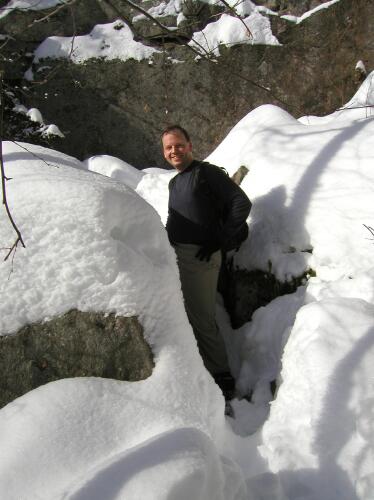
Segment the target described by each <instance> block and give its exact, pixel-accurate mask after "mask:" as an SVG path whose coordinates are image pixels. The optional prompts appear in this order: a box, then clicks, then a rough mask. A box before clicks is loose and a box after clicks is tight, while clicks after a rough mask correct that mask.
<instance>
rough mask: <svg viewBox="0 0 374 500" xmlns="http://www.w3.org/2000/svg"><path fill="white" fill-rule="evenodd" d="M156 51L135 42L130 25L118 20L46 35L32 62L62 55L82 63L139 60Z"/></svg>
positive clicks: (61, 56)
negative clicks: (79, 32)
mask: <svg viewBox="0 0 374 500" xmlns="http://www.w3.org/2000/svg"><path fill="white" fill-rule="evenodd" d="M156 52H158V51H157V50H156V49H153V48H152V47H148V46H146V45H143V44H142V43H140V42H135V40H134V36H133V34H132V32H131V30H130V28H129V27H128V26H127V25H126V24H125V23H123V22H122V21H120V20H117V21H114V22H113V23H108V24H98V25H96V26H95V27H94V28H93V30H92V31H91V33H89V34H88V35H81V36H76V37H61V36H52V37H49V38H46V39H45V40H44V42H42V43H41V44H40V45H39V47H38V48H37V49H36V51H35V57H34V63H37V62H39V61H40V60H41V59H46V58H48V57H51V58H65V59H70V60H71V61H72V62H74V63H83V62H84V61H87V60H88V59H91V58H103V59H107V60H112V59H120V60H122V61H127V60H128V59H134V60H136V61H141V60H142V59H147V58H149V57H151V56H152V55H153V54H154V53H156Z"/></svg>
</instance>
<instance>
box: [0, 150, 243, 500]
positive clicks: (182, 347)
mask: <svg viewBox="0 0 374 500" xmlns="http://www.w3.org/2000/svg"><path fill="white" fill-rule="evenodd" d="M4 146H5V147H4V151H5V155H4V159H5V169H6V173H7V176H8V177H11V178H12V180H11V181H9V182H8V183H7V186H8V198H9V201H10V204H11V209H12V212H13V215H14V218H15V220H16V221H17V223H18V224H19V226H20V228H21V230H22V235H23V238H24V241H25V243H26V249H21V248H19V249H18V250H17V253H16V255H15V259H14V265H13V271H12V272H11V274H10V278H9V280H8V276H9V273H10V271H11V262H9V261H7V263H2V265H1V267H0V273H1V279H0V286H1V301H0V318H1V320H0V331H1V333H2V334H5V333H13V332H15V331H16V330H17V329H18V328H19V327H20V326H21V325H23V324H25V323H28V322H33V321H37V320H43V319H47V318H50V317H53V316H55V315H59V314H61V313H63V312H65V311H67V310H69V309H71V308H77V309H80V310H82V311H89V310H97V311H103V312H108V313H109V312H113V311H114V312H116V313H118V314H121V315H126V314H131V315H136V316H138V317H139V319H140V321H141V323H142V324H143V326H144V333H145V337H146V338H147V340H148V342H149V343H150V345H151V346H152V349H153V352H154V354H155V362H156V366H155V368H154V371H153V374H152V376H151V377H149V378H148V379H147V380H145V381H142V382H136V383H127V382H119V381H114V380H103V379H95V378H77V379H65V380H60V381H57V382H53V383H50V384H47V385H45V386H42V387H39V388H38V389H36V390H34V391H31V392H29V393H27V394H26V395H24V396H22V397H21V398H18V399H17V400H15V401H14V402H12V403H10V404H9V405H7V406H6V407H4V408H3V409H2V410H0V422H1V424H0V443H1V445H0V497H1V498H7V499H8V500H15V499H19V498H28V499H30V500H31V499H35V500H36V499H38V500H39V499H46V500H50V499H51V498H53V499H58V498H75V499H78V498H79V499H83V498H90V499H91V500H94V499H95V498H96V499H100V500H101V499H102V498H104V497H105V498H106V499H109V498H113V499H114V498H122V497H123V495H124V497H126V498H127V499H129V498H133V499H134V500H135V499H136V500H138V499H139V498H149V499H151V498H152V499H156V498H157V499H159V498H166V497H167V496H168V495H172V494H173V493H172V492H175V491H177V492H178V495H179V493H180V497H178V498H186V499H187V498H190V497H189V494H188V493H187V492H189V491H190V490H191V491H194V492H195V493H196V495H195V498H217V499H222V500H227V499H228V498H233V499H234V498H238V499H239V498H245V496H244V491H245V486H244V483H243V482H242V480H241V475H240V469H239V468H238V466H237V465H235V463H234V462H232V461H231V460H230V459H229V458H222V457H221V456H220V453H221V450H222V445H223V439H224V429H225V421H224V404H223V398H222V395H221V394H220V391H219V390H218V388H217V386H215V384H214V383H213V381H212V379H211V377H210V376H209V375H208V373H207V372H206V371H205V369H204V367H203V364H202V361H201V358H200V356H199V355H198V351H197V348H196V342H195V340H194V337H193V334H192V331H191V328H190V326H189V324H188V321H187V318H186V314H185V312H184V307H183V302H182V296H181V291H180V284H179V278H178V273H177V267H176V262H175V256H174V252H173V251H172V249H171V247H170V245H169V243H168V240H167V237H166V233H165V231H164V229H163V226H162V224H161V221H160V218H159V216H158V215H157V213H156V212H155V211H154V210H153V209H152V207H150V206H149V205H148V204H147V203H146V202H145V201H144V200H143V199H142V198H141V197H140V196H138V195H137V194H136V193H135V192H134V191H133V190H132V189H130V188H128V187H126V186H125V185H123V184H120V183H117V182H114V181H112V180H110V179H108V178H106V177H104V176H102V175H97V174H93V173H91V172H87V171H85V170H84V166H83V165H82V164H81V163H80V162H78V161H77V160H75V159H74V158H71V157H68V156H66V155H63V154H61V153H57V152H56V151H52V150H47V149H44V148H41V147H38V146H33V145H28V144H22V145H20V146H19V145H15V144H13V143H5V144H4ZM25 148H26V149H25ZM0 224H1V238H2V244H6V243H10V242H12V241H13V238H14V234H13V232H12V230H11V228H10V224H9V221H8V220H7V218H6V216H5V213H3V214H2V216H1V219H0ZM147 482H148V485H149V484H150V483H151V484H152V487H149V486H145V485H146V484H147ZM97 484H100V487H97ZM87 492H88V493H87ZM103 492H105V493H103ZM87 495H88V496H87ZM95 495H96V496H95ZM199 495H200V496H199Z"/></svg>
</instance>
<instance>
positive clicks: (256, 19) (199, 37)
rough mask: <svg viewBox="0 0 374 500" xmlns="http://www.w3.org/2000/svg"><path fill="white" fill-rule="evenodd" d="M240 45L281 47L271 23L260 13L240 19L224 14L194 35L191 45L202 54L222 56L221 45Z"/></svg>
mask: <svg viewBox="0 0 374 500" xmlns="http://www.w3.org/2000/svg"><path fill="white" fill-rule="evenodd" d="M238 43H251V44H267V45H279V42H278V40H277V39H276V37H275V36H274V35H273V34H272V32H271V26H270V21H269V19H267V18H266V17H264V16H262V15H261V14H259V13H258V12H253V13H252V14H251V15H250V16H247V17H245V18H243V19H239V18H237V17H234V16H230V15H228V14H222V16H221V17H220V18H219V20H218V21H216V22H214V23H209V24H208V25H207V26H206V27H205V28H204V29H203V30H202V31H199V32H197V33H194V35H193V37H192V40H191V42H189V45H191V46H192V47H194V48H195V49H197V50H198V51H200V52H202V53H206V52H207V53H213V54H215V55H216V56H219V55H220V52H219V46H220V45H235V44H238Z"/></svg>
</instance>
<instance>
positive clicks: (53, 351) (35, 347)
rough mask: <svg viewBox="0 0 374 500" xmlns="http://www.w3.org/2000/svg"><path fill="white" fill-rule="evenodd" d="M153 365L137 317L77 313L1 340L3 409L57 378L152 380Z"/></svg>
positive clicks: (33, 325)
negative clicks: (16, 399) (148, 378)
mask: <svg viewBox="0 0 374 500" xmlns="http://www.w3.org/2000/svg"><path fill="white" fill-rule="evenodd" d="M153 367H154V363H153V355H152V351H151V349H150V347H149V345H148V344H147V342H146V341H145V340H144V337H143V330H142V327H141V325H140V323H139V322H138V320H137V318H135V317H131V318H125V317H121V316H117V317H116V316H115V315H114V314H109V315H105V314H103V313H96V312H81V311H77V310H71V311H69V312H68V313H66V314H64V315H63V316H61V317H58V318H54V319H51V320H50V321H46V322H45V323H35V324H32V325H27V326H25V327H23V328H21V329H20V330H19V331H18V332H17V333H16V334H15V335H8V336H4V337H0V373H1V378H0V408H1V407H3V406H4V405H6V404H7V403H9V402H10V401H12V400H14V399H15V398H17V397H19V396H21V395H22V394H25V393H26V392H28V391H30V390H32V389H35V388H36V387H39V386H40V385H43V384H46V383H47V382H51V381H53V380H58V379H61V378H68V377H105V378H113V379H118V380H128V381H136V380H143V379H145V378H147V377H149V376H150V375H151V373H152V369H153Z"/></svg>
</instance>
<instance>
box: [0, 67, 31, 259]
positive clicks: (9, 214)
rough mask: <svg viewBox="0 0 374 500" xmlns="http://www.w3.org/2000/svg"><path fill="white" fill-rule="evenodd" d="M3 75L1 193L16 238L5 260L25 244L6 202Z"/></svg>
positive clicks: (0, 99)
mask: <svg viewBox="0 0 374 500" xmlns="http://www.w3.org/2000/svg"><path fill="white" fill-rule="evenodd" d="M2 81H3V74H2V73H0V171H1V192H2V197H3V202H2V203H3V205H4V206H5V211H6V213H7V216H8V219H9V221H10V223H11V225H12V226H13V229H14V231H15V232H16V234H17V238H16V240H15V242H14V243H13V245H12V246H11V247H10V249H9V252H8V253H7V255H6V256H5V259H4V260H7V259H8V258H9V256H10V255H11V254H12V253H13V252H14V253H15V252H16V249H17V246H18V244H19V243H20V244H21V245H22V246H23V247H24V248H25V246H26V245H25V243H24V241H23V239H22V235H21V231H20V230H19V229H18V226H17V224H16V223H15V221H14V219H13V216H12V213H11V211H10V208H9V205H8V200H7V192H6V182H7V181H9V180H10V179H9V177H7V176H6V175H5V168H4V159H3V109H4V96H3V85H2Z"/></svg>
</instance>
